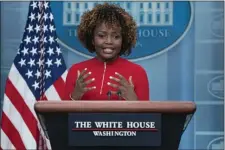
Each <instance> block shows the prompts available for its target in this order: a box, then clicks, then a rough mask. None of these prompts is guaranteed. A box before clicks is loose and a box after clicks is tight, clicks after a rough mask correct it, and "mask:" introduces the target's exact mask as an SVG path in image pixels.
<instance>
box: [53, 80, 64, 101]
mask: <svg viewBox="0 0 225 150" xmlns="http://www.w3.org/2000/svg"><path fill="white" fill-rule="evenodd" d="M64 84H65V82H64V81H63V79H62V78H61V77H60V78H59V79H58V80H56V81H55V83H54V87H55V89H56V91H57V93H58V94H59V97H60V99H63V98H64V90H65V89H64V87H63V86H62V85H64Z"/></svg>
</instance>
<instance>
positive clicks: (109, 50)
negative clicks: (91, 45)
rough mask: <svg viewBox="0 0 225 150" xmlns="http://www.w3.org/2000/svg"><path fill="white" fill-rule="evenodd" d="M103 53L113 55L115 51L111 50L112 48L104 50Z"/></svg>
mask: <svg viewBox="0 0 225 150" xmlns="http://www.w3.org/2000/svg"><path fill="white" fill-rule="evenodd" d="M103 52H104V53H106V54H111V53H113V49H111V48H104V49H103Z"/></svg>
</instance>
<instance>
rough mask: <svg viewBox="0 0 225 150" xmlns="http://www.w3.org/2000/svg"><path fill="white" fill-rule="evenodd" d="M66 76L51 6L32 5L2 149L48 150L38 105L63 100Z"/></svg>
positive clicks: (10, 81) (13, 72)
mask: <svg viewBox="0 0 225 150" xmlns="http://www.w3.org/2000/svg"><path fill="white" fill-rule="evenodd" d="M15 25H16V24H15ZM66 75H67V70H66V65H65V62H64V59H63V57H62V52H61V49H60V47H59V45H58V43H57V35H56V28H55V24H54V18H53V14H52V12H51V8H50V3H49V2H46V1H40V2H39V1H37V2H35V1H33V2H30V5H29V12H28V18H27V23H26V27H25V31H24V34H23V38H22V42H21V44H20V46H19V49H18V52H17V55H16V57H15V59H14V62H13V64H12V67H11V69H10V72H9V75H8V78H7V81H6V87H5V93H4V101H3V112H2V125H1V145H0V149H43V148H45V149H46V146H45V145H44V146H43V143H44V144H46V139H45V137H44V134H43V131H42V130H41V128H40V123H39V121H38V119H37V115H36V113H35V111H34V104H35V102H36V101H37V100H62V99H63V90H64V84H65V78H66Z"/></svg>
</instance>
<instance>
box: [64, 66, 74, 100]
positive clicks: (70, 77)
mask: <svg viewBox="0 0 225 150" xmlns="http://www.w3.org/2000/svg"><path fill="white" fill-rule="evenodd" d="M76 79H77V69H76V67H75V65H74V66H72V67H71V68H70V69H69V71H68V74H67V77H66V86H65V95H64V99H65V100H71V98H70V94H71V93H72V92H73V90H74V87H75V84H76Z"/></svg>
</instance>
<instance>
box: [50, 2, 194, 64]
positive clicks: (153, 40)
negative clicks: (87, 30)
mask: <svg viewBox="0 0 225 150" xmlns="http://www.w3.org/2000/svg"><path fill="white" fill-rule="evenodd" d="M99 3H104V2H103V1H101V2H99V1H98V2H97V1H96V2H94V1H89V2H86V1H85V2H84V1H83V2H81V1H80V2H51V8H52V11H53V14H54V16H57V17H55V24H56V28H57V34H58V37H59V42H60V43H61V44H62V45H63V46H65V47H66V48H67V49H69V50H72V51H73V52H75V53H78V54H80V55H83V56H85V57H92V56H94V54H90V53H89V52H88V51H87V50H86V49H85V48H84V47H83V46H82V45H81V44H80V42H79V40H78V38H77V33H76V29H77V25H79V23H80V19H81V15H82V14H83V13H84V12H85V11H87V10H91V9H92V8H93V7H94V6H95V5H97V4H99ZM110 3H114V4H117V5H119V6H121V7H122V8H124V9H125V10H126V11H127V12H129V13H130V14H131V15H132V16H133V17H134V19H135V21H136V22H137V25H138V30H137V36H138V41H137V44H136V46H135V48H133V52H132V54H131V55H130V56H129V57H127V58H128V59H131V60H134V61H135V60H140V59H145V58H149V57H152V56H155V55H157V54H160V53H162V52H165V51H167V50H168V49H171V48H172V47H173V46H175V45H176V44H177V43H179V41H180V40H181V39H182V38H183V37H184V36H185V34H186V33H187V31H188V30H189V28H190V26H191V23H192V18H193V15H192V14H193V10H192V5H191V2H188V1H182V2H175V1H168V2H151V1H149V2H148V1H144V2H129V1H123V2H122V1H119V2H117V1H114V2H110ZM59 10H62V11H59Z"/></svg>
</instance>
